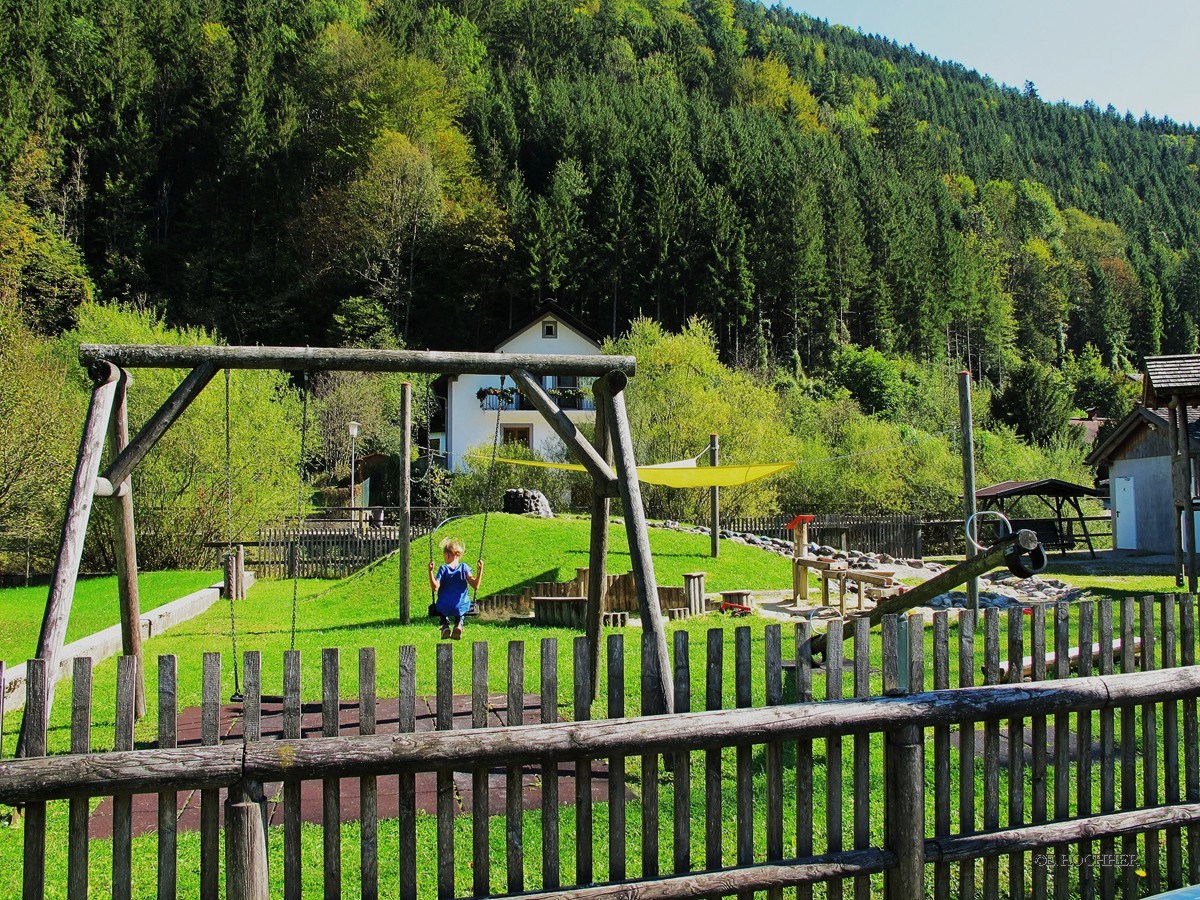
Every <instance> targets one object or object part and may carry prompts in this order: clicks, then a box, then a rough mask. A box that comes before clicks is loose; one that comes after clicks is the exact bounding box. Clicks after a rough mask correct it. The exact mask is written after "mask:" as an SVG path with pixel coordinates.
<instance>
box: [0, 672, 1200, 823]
mask: <svg viewBox="0 0 1200 900" xmlns="http://www.w3.org/2000/svg"><path fill="white" fill-rule="evenodd" d="M1197 694H1200V666H1181V667H1179V668H1175V669H1155V670H1151V671H1148V672H1133V673H1130V674H1128V675H1097V676H1089V677H1084V678H1064V679H1057V680H1053V681H1031V682H1025V683H1023V684H997V685H984V686H980V687H968V688H952V689H943V690H937V691H926V692H921V693H917V694H907V695H905V696H902V697H871V698H866V699H861V700H844V701H840V702H838V703H801V704H786V705H781V706H767V707H751V708H742V709H722V710H712V711H706V712H694V713H678V714H676V715H673V716H659V717H655V718H649V717H646V716H638V717H633V718H623V719H606V720H602V721H594V722H553V723H548V724H538V725H523V726H520V727H517V728H511V727H500V726H497V727H489V728H478V729H455V730H453V731H429V732H409V733H403V732H402V733H400V734H397V733H395V732H392V733H388V734H376V735H354V736H342V737H312V738H305V739H303V740H299V739H294V740H278V741H258V742H251V743H248V744H242V743H241V742H240V741H239V742H237V743H235V744H218V745H213V746H190V747H180V748H176V749H161V750H129V751H114V752H110V753H93V754H89V755H78V756H70V755H67V756H52V757H34V758H29V759H5V760H0V803H5V804H8V805H17V804H20V803H29V802H40V801H43V800H58V799H64V798H68V797H83V796H112V795H113V794H114V793H135V794H144V793H160V792H164V791H176V790H188V789H201V788H205V789H209V788H214V787H227V786H229V785H231V784H234V783H236V782H237V781H239V780H241V779H243V778H247V779H253V780H255V781H260V782H261V783H273V782H279V781H283V780H285V779H296V780H311V779H319V778H357V777H361V776H365V775H395V774H397V773H398V772H417V771H421V772H427V771H434V770H436V769H438V768H444V767H454V768H456V769H459V768H461V769H463V770H469V769H472V768H475V767H481V766H486V767H495V766H509V765H525V764H528V763H533V762H537V761H538V760H541V759H546V760H550V761H556V760H557V761H562V760H575V759H579V758H580V757H590V758H603V757H609V756H612V755H614V754H616V755H626V756H637V755H641V754H645V753H666V752H680V751H685V750H686V751H699V750H705V749H711V748H717V747H732V746H735V745H737V744H761V743H766V742H769V741H775V740H821V739H824V738H830V737H840V736H845V735H849V734H855V733H872V734H874V733H878V732H886V731H895V730H897V729H901V728H904V727H906V726H913V727H916V728H933V727H937V726H951V725H958V724H962V723H966V722H978V721H982V720H988V719H991V720H1003V719H1011V718H1019V717H1025V718H1029V717H1032V716H1044V715H1054V714H1056V713H1070V712H1079V711H1086V710H1111V709H1120V708H1121V707H1123V706H1135V705H1142V704H1149V703H1154V704H1159V703H1172V702H1176V701H1179V700H1187V699H1194V698H1195V697H1196V695H1197Z"/></svg>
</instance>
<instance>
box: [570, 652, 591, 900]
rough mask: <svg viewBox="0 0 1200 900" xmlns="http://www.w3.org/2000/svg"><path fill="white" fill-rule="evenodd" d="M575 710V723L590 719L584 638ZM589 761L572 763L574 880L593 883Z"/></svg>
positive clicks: (577, 657)
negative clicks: (573, 778) (573, 766)
mask: <svg viewBox="0 0 1200 900" xmlns="http://www.w3.org/2000/svg"><path fill="white" fill-rule="evenodd" d="M573 655H574V658H575V670H574V682H575V685H574V686H575V708H574V719H575V721H576V722H586V721H588V720H590V719H591V718H592V687H591V685H592V657H591V652H590V650H589V649H588V639H587V637H586V636H584V635H580V636H579V637H577V638H575V643H574V652H573ZM592 841H593V832H592V761H591V759H589V758H587V757H583V758H581V759H577V760H576V761H575V881H576V883H577V884H591V883H592V880H593V869H594V866H593V865H592V855H593V852H594V851H593V844H592Z"/></svg>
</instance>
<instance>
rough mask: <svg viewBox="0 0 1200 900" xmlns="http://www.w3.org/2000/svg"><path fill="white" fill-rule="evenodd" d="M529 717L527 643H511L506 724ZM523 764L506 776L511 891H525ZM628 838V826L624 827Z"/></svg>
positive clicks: (506, 825) (519, 721) (508, 861)
mask: <svg viewBox="0 0 1200 900" xmlns="http://www.w3.org/2000/svg"><path fill="white" fill-rule="evenodd" d="M524 716H525V642H524V641H509V644H508V710H507V721H506V722H505V724H506V725H509V726H514V725H521V724H522V723H523V722H524ZM521 793H522V787H521V767H520V766H509V767H508V770H507V774H506V777H505V789H504V807H505V814H504V819H505V830H506V832H507V838H506V844H507V848H508V859H507V872H508V891H509V893H510V894H512V893H518V892H519V891H523V890H525V830H524V824H523V821H522V811H523V804H522V802H521V801H522V796H521ZM622 838H624V828H622Z"/></svg>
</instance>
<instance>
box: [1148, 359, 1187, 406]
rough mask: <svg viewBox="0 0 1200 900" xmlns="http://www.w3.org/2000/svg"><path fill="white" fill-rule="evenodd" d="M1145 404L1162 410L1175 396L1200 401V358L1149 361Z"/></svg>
mask: <svg viewBox="0 0 1200 900" xmlns="http://www.w3.org/2000/svg"><path fill="white" fill-rule="evenodd" d="M1145 365H1146V379H1145V381H1144V382H1143V383H1142V390H1143V398H1142V402H1143V403H1145V405H1146V406H1163V405H1165V404H1166V402H1167V401H1168V400H1170V398H1171V397H1172V396H1175V395H1177V396H1180V397H1183V398H1185V399H1190V400H1200V355H1196V354H1186V355H1179V356H1148V357H1146V363H1145Z"/></svg>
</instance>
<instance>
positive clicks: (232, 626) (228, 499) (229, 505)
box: [225, 369, 242, 703]
mask: <svg viewBox="0 0 1200 900" xmlns="http://www.w3.org/2000/svg"><path fill="white" fill-rule="evenodd" d="M229 380H230V371H229V369H226V370H225V518H226V523H225V524H226V531H225V571H227V572H228V571H229V558H230V556H232V555H233V449H232V448H233V439H232V425H231V418H232V417H231V415H230V412H229ZM237 583H238V574H237V563H236V561H235V562H234V566H233V577H232V578H231V579H230V580H229V583H228V584H227V585H225V593H226V595H227V596H228V597H229V643H230V644H231V645H232V649H233V695H232V696H231V697H230V698H229V702H230V703H241V702H242V687H241V684H240V682H239V678H238V649H237V615H236V613H235V612H234V606H233V595H234V594H236V593H237Z"/></svg>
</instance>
